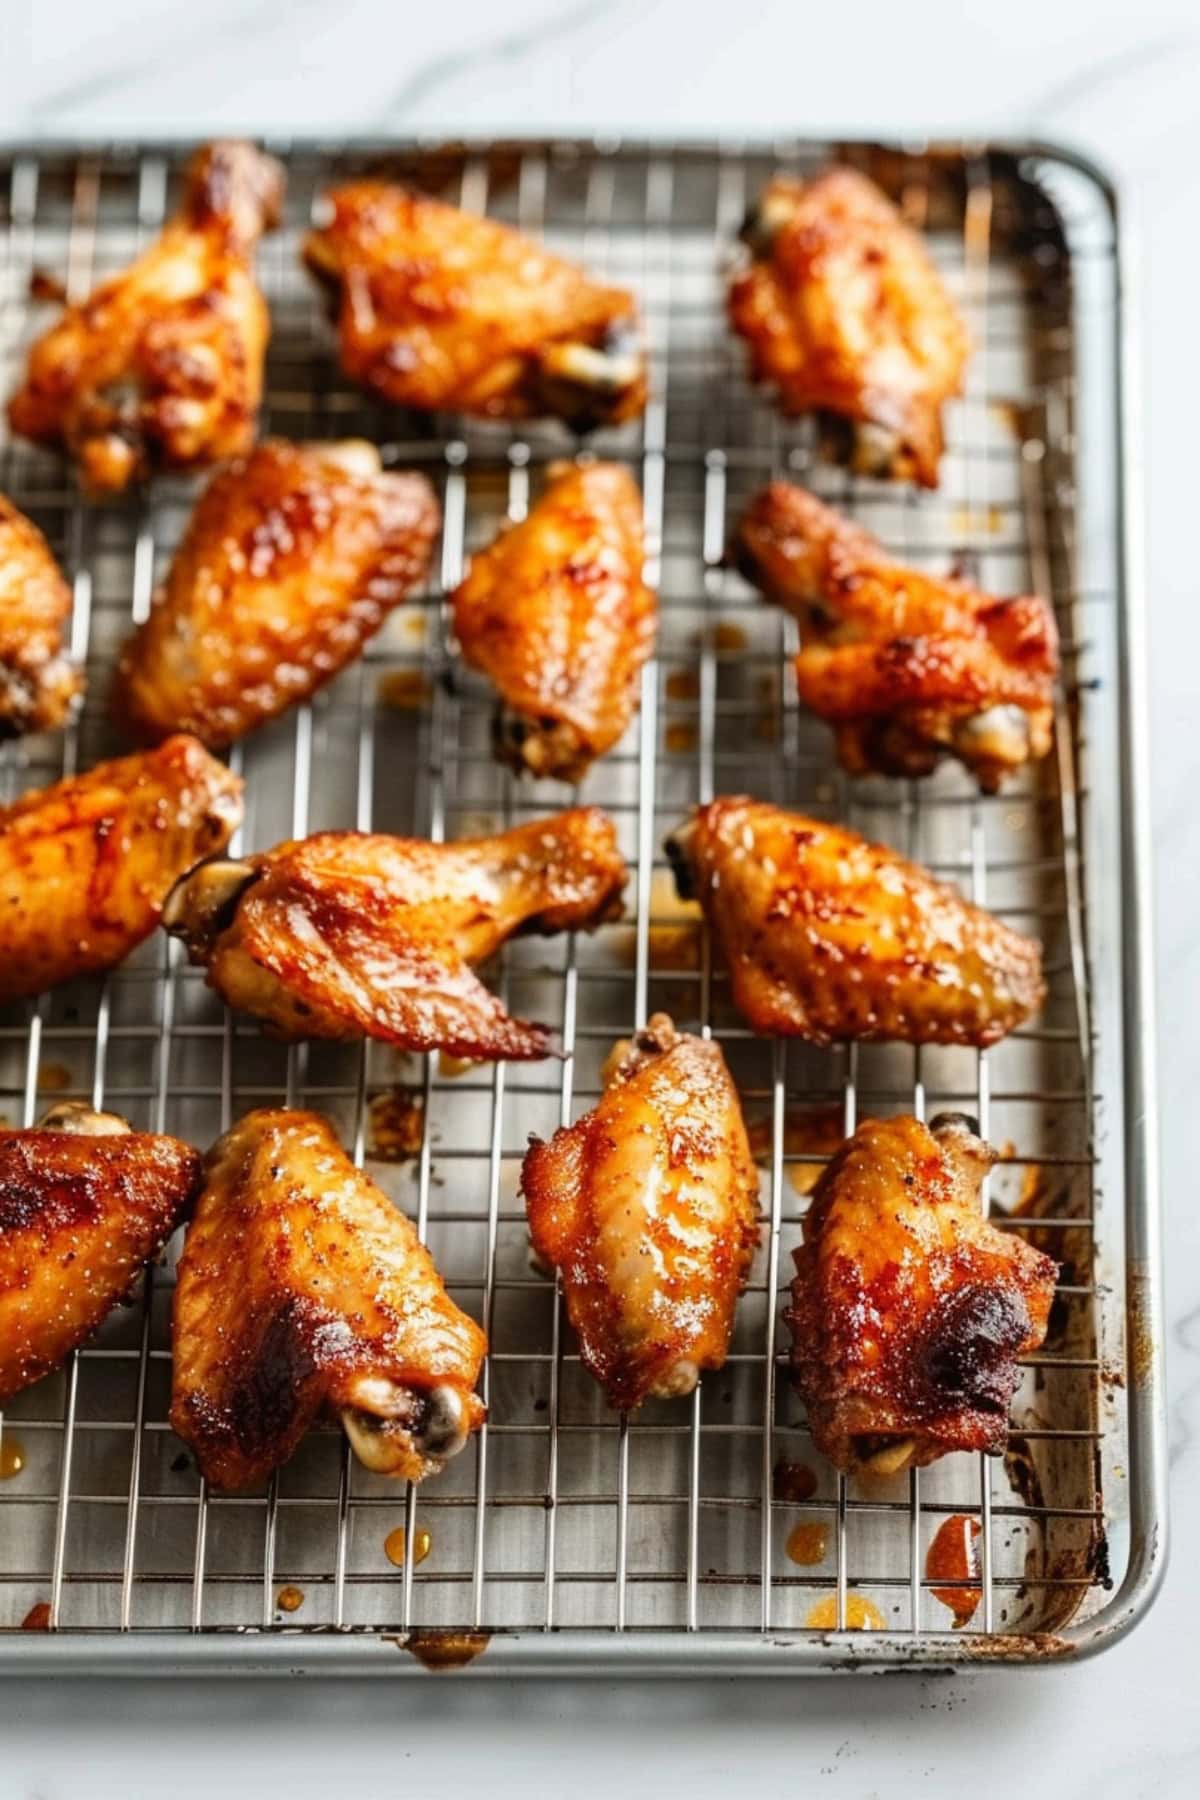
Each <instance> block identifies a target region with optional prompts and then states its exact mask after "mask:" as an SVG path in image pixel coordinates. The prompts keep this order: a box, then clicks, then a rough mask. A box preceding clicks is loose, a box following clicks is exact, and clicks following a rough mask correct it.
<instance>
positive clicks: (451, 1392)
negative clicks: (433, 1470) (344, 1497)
mask: <svg viewBox="0 0 1200 1800" xmlns="http://www.w3.org/2000/svg"><path fill="white" fill-rule="evenodd" d="M353 1393H354V1401H355V1404H354V1405H351V1406H346V1407H343V1408H342V1411H341V1420H342V1428H343V1430H344V1431H345V1433H346V1436H347V1437H348V1438H349V1439H350V1445H351V1448H352V1449H353V1451H354V1454H355V1455H356V1456H357V1458H358V1460H359V1462H360V1463H362V1465H363V1467H364V1468H367V1469H370V1470H371V1472H372V1474H375V1475H403V1474H405V1473H406V1472H407V1471H408V1470H409V1469H410V1468H411V1465H412V1463H413V1461H414V1459H417V1460H419V1461H421V1462H426V1461H428V1462H432V1463H435V1464H438V1465H440V1464H442V1463H445V1462H449V1461H450V1459H451V1457H454V1456H457V1455H458V1453H459V1451H460V1450H461V1449H462V1448H463V1447H464V1445H465V1444H466V1441H467V1439H468V1437H469V1436H470V1430H469V1425H468V1414H467V1407H466V1403H465V1401H464V1398H463V1396H462V1394H461V1393H460V1392H459V1391H458V1389H457V1388H454V1387H450V1386H449V1385H448V1384H445V1383H443V1384H441V1385H440V1386H438V1387H435V1388H431V1389H430V1390H429V1392H428V1394H426V1395H424V1396H422V1395H419V1394H417V1393H415V1392H414V1391H413V1390H412V1389H411V1388H407V1387H404V1386H402V1385H401V1384H400V1383H398V1382H393V1381H389V1380H387V1379H386V1378H385V1377H371V1376H368V1377H364V1378H362V1379H361V1380H360V1381H359V1382H358V1383H357V1384H356V1386H355V1388H354V1390H353Z"/></svg>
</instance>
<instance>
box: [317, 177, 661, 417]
mask: <svg viewBox="0 0 1200 1800" xmlns="http://www.w3.org/2000/svg"><path fill="white" fill-rule="evenodd" d="M326 209H327V213H328V223H326V224H324V225H323V226H322V227H321V229H320V230H318V231H314V232H312V233H311V234H310V235H309V237H308V238H307V239H306V240H305V244H304V257H305V261H306V262H307V263H308V266H309V268H310V269H311V270H312V272H313V273H314V274H315V275H316V276H317V277H318V278H319V279H320V280H321V281H322V282H323V283H325V284H326V285H327V286H328V288H329V289H330V291H331V297H332V301H333V305H334V307H335V311H336V318H337V328H338V337H339V342H340V349H341V360H342V367H343V369H344V370H345V372H346V374H347V375H348V376H349V377H350V379H351V380H352V381H356V382H358V383H359V384H360V385H361V386H363V387H365V388H367V389H368V390H369V391H370V392H371V393H373V394H376V395H377V396H378V397H379V398H380V399H383V400H388V401H391V402H392V404H393V405H396V406H411V407H416V408H418V409H419V410H422V411H454V412H465V413H476V414H482V415H484V416H487V417H492V418H501V419H526V418H536V417H540V416H543V415H554V416H557V417H559V418H562V419H564V420H566V421H567V423H568V424H570V425H572V426H573V427H574V428H575V429H576V430H590V429H592V428H594V427H595V426H597V425H601V424H605V425H611V424H615V423H617V422H618V421H620V420H622V419H629V418H634V417H636V416H637V415H638V414H639V413H641V412H642V410H643V408H644V407H645V404H646V370H645V359H644V357H643V355H642V353H641V350H640V349H639V348H638V346H637V342H636V336H635V331H636V326H635V316H634V315H635V308H634V301H633V296H632V295H631V294H629V293H627V292H626V291H625V290H624V289H623V288H612V287H603V286H601V285H600V284H598V283H597V282H594V281H591V280H590V279H589V278H588V277H587V276H586V275H585V274H584V273H583V272H582V270H580V269H577V268H575V267H574V266H573V265H572V264H571V263H567V262H563V261H562V260H561V259H560V258H559V257H557V256H552V255H550V253H549V252H548V251H547V250H544V249H543V248H542V247H541V245H539V244H535V243H534V242H533V241H532V239H530V238H527V237H525V236H523V235H522V234H521V233H520V232H518V231H514V230H512V229H511V228H510V227H509V226H507V225H500V224H498V223H497V222H496V221H495V220H493V219H484V218H478V217H476V216H474V215H473V214H471V213H465V212H460V211H459V210H458V208H457V207H453V206H448V205H446V204H445V202H444V201H441V200H433V199H430V198H429V197H428V196H427V195H425V194H419V193H415V192H413V191H412V190H411V189H409V188H404V187H397V186H393V185H390V184H389V183H387V182H382V181H359V182H353V183H351V184H350V185H349V186H347V187H341V188H337V189H335V190H334V191H333V193H331V194H329V195H328V196H327V197H326Z"/></svg>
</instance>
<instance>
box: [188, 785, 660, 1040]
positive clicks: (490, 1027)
mask: <svg viewBox="0 0 1200 1800" xmlns="http://www.w3.org/2000/svg"><path fill="white" fill-rule="evenodd" d="M625 876H626V870H625V865H624V863H623V862H622V860H621V857H620V855H619V854H618V851H617V846H616V834H615V832H614V830H613V826H612V822H611V821H610V820H609V819H608V818H606V816H605V815H604V814H603V813H602V812H599V811H597V810H596V809H595V808H588V807H580V808H577V809H576V810H574V811H572V812H564V813H559V814H557V815H556V816H555V817H553V818H549V819H539V820H536V821H535V822H533V823H531V824H527V825H518V826H516V827H514V829H513V830H511V831H506V832H503V833H501V834H500V835H499V836H497V837H489V838H467V839H464V840H463V841H461V842H460V843H457V844H431V843H427V842H426V841H425V840H424V839H420V838H393V837H381V836H374V835H371V834H369V833H365V832H356V831H333V832H325V833H322V834H321V835H319V836H316V837H310V838H304V839H302V840H300V841H299V842H295V843H287V844H281V845H279V846H278V848H277V849H274V850H271V851H268V852H267V854H266V855H264V856H252V857H247V858H246V859H245V860H244V861H240V862H213V863H209V864H207V865H206V866H205V867H204V868H200V869H197V870H196V871H195V872H194V873H193V874H192V875H190V876H188V877H186V878H185V879H184V880H183V881H182V882H181V883H180V885H179V886H178V887H177V888H176V890H175V892H174V893H173V894H172V896H171V899H170V901H169V903H168V907H167V911H166V915H165V920H164V922H165V924H166V926H167V929H168V930H169V931H172V932H175V933H176V934H177V935H178V936H180V937H182V938H183V940H184V942H185V943H186V944H187V947H188V952H189V954H190V956H191V958H192V961H193V962H197V963H202V964H204V965H205V967H206V968H207V970H208V980H209V983H210V985H211V986H212V987H214V988H216V990H217V992H218V993H219V994H221V995H222V997H223V998H224V999H225V1000H226V1001H227V1002H228V1004H229V1005H230V1006H233V1007H237V1008H239V1009H240V1010H242V1011H243V1012H249V1013H254V1014H255V1015H256V1016H257V1017H258V1018H260V1019H263V1020H265V1021H266V1023H267V1025H268V1027H269V1029H270V1030H271V1031H272V1032H274V1034H275V1035H276V1036H279V1037H284V1038H339V1039H356V1038H362V1037H371V1038H379V1039H381V1040H382V1041H383V1042H384V1043H389V1044H396V1045H398V1046H400V1047H401V1048H403V1049H406V1050H446V1051H448V1052H450V1053H452V1054H453V1055H455V1056H464V1057H477V1058H493V1059H496V1058H504V1057H511V1058H514V1059H517V1060H521V1059H529V1058H536V1057H540V1056H545V1055H546V1054H547V1051H548V1046H549V1034H548V1032H547V1031H546V1030H545V1028H544V1027H543V1026H541V1025H533V1024H530V1023H528V1022H527V1021H525V1020H522V1019H514V1018H511V1017H510V1016H509V1014H508V1013H507V1012H506V1011H505V1009H504V1007H503V1005H502V1004H501V1002H500V1001H499V1000H498V999H497V998H496V996H495V995H494V994H491V993H489V992H488V990H487V988H485V987H484V985H483V983H482V982H481V981H480V980H479V978H478V977H477V976H476V975H475V974H474V973H473V969H474V966H475V965H476V964H478V963H481V962H484V961H486V959H487V958H488V957H489V956H491V955H492V954H493V952H494V951H496V950H497V949H499V947H500V945H501V944H502V943H503V942H504V940H505V939H506V938H508V937H511V936H512V935H513V933H514V932H517V931H538V932H545V933H551V932H556V931H573V930H587V929H588V928H589V927H591V926H593V925H597V924H599V923H600V922H601V921H602V920H604V919H607V918H609V917H611V916H613V915H614V913H615V912H618V911H619V910H620V896H621V890H622V888H623V886H624V884H625Z"/></svg>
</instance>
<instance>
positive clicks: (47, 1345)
mask: <svg viewBox="0 0 1200 1800" xmlns="http://www.w3.org/2000/svg"><path fill="white" fill-rule="evenodd" d="M199 1179H200V1158H199V1156H198V1155H197V1154H196V1152H195V1151H194V1150H190V1149H189V1148H188V1147H187V1145H186V1144H181V1143H179V1142H178V1141H177V1139H175V1138H171V1137H155V1136H151V1135H150V1134H149V1133H148V1132H144V1131H131V1130H130V1128H129V1126H128V1125H127V1124H126V1123H125V1121H124V1119H118V1118H117V1117H116V1116H115V1115H114V1114H112V1113H97V1112H92V1110H91V1109H90V1108H89V1107H86V1106H79V1105H76V1104H73V1103H71V1102H65V1103H64V1104H62V1105H60V1106H56V1107H53V1108H52V1109H51V1111H50V1112H48V1113H47V1114H46V1117H45V1118H44V1119H43V1120H42V1121H41V1123H40V1124H39V1125H37V1126H36V1127H35V1128H34V1129H33V1130H32V1131H6V1130H0V1405H4V1404H5V1403H6V1402H8V1401H9V1400H11V1399H12V1397H13V1395H14V1394H17V1393H20V1391H21V1389H22V1388H26V1387H29V1386H30V1385H31V1384H32V1383H33V1382H35V1381H40V1380H41V1378H42V1376H43V1375H49V1374H50V1372H51V1371H52V1370H53V1369H56V1368H57V1367H58V1365H59V1364H60V1363H61V1362H62V1361H63V1360H64V1359H65V1358H66V1357H67V1356H68V1355H69V1354H70V1352H71V1351H72V1350H74V1349H76V1348H77V1347H78V1346H79V1345H80V1344H82V1343H83V1341H84V1339H85V1338H88V1337H90V1336H91V1334H92V1332H93V1331H95V1329H96V1327H97V1326H98V1325H99V1324H100V1323H101V1322H102V1321H103V1320H104V1319H106V1318H107V1316H108V1314H109V1313H110V1312H111V1311H112V1309H113V1307H114V1306H116V1305H117V1304H118V1302H119V1301H121V1300H124V1299H125V1298H126V1296H127V1295H128V1293H129V1290H130V1288H131V1287H132V1285H133V1283H134V1282H135V1281H136V1279H137V1277H138V1275H139V1274H140V1273H141V1270H142V1268H143V1267H144V1265H145V1264H146V1263H148V1262H149V1261H150V1260H151V1258H152V1257H155V1256H157V1255H158V1252H159V1251H160V1250H161V1249H162V1247H163V1245H164V1244H165V1243H166V1241H167V1239H168V1238H169V1237H170V1235H171V1233H172V1231H173V1230H174V1229H175V1226H176V1225H177V1224H178V1222H179V1219H180V1217H181V1216H182V1214H183V1212H184V1209H185V1208H186V1207H187V1205H188V1202H189V1201H190V1200H191V1198H192V1195H193V1194H194V1192H195V1190H196V1187H197V1185H198V1182H199Z"/></svg>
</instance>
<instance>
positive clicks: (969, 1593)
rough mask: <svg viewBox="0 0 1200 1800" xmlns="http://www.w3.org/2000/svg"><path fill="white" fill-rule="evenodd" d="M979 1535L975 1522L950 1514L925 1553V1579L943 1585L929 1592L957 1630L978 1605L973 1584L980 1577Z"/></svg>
mask: <svg viewBox="0 0 1200 1800" xmlns="http://www.w3.org/2000/svg"><path fill="white" fill-rule="evenodd" d="M978 1536H979V1520H978V1519H972V1518H969V1517H968V1516H967V1514H966V1513H952V1514H951V1516H950V1517H949V1518H948V1519H943V1520H942V1523H941V1524H940V1525H939V1526H938V1528H937V1532H936V1534H935V1536H934V1538H933V1541H932V1543H931V1544H930V1546H929V1548H928V1550H927V1551H926V1552H925V1574H926V1576H927V1577H928V1578H929V1580H930V1581H939V1582H942V1583H944V1584H945V1585H943V1586H941V1587H935V1588H934V1589H933V1590H932V1593H933V1597H934V1599H935V1600H940V1601H941V1603H942V1605H943V1606H948V1607H949V1608H950V1611H951V1612H952V1613H953V1614H954V1628H955V1630H956V1631H957V1630H959V1629H961V1627H962V1626H964V1625H965V1624H967V1622H968V1621H969V1619H970V1618H971V1615H972V1614H973V1613H974V1611H975V1608H976V1607H977V1606H978V1605H979V1599H980V1589H979V1588H978V1587H976V1586H975V1585H974V1583H975V1581H976V1579H977V1578H978V1575H979V1552H978V1550H977V1549H976V1539H977V1538H978Z"/></svg>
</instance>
